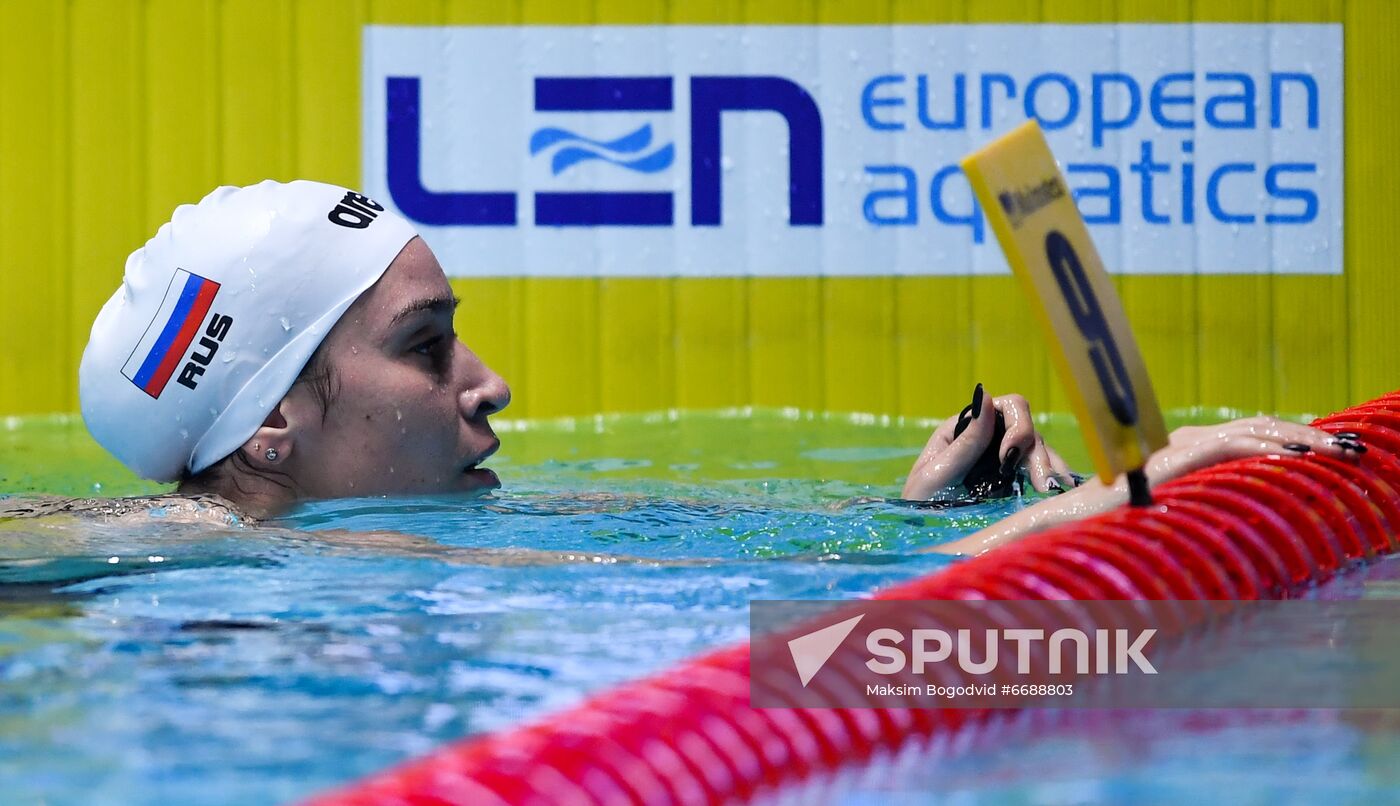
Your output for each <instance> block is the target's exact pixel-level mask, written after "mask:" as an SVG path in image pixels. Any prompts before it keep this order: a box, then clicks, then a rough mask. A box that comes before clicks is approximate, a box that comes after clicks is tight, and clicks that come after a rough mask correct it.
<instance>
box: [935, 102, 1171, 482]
mask: <svg viewBox="0 0 1400 806" xmlns="http://www.w3.org/2000/svg"><path fill="white" fill-rule="evenodd" d="M962 168H963V171H964V172H965V173H966V174H967V178H968V180H969V181H970V182H971V183H972V189H973V191H974V192H976V194H977V198H978V199H979V200H980V201H981V202H982V207H983V209H984V210H986V211H987V218H988V220H989V221H990V222H991V225H992V230H993V231H994V232H996V234H997V241H998V242H1000V244H1001V249H1002V251H1003V252H1005V253H1006V260H1007V262H1008V263H1010V264H1011V270H1012V271H1013V272H1015V274H1016V276H1017V277H1019V278H1020V279H1021V284H1022V286H1023V287H1024V288H1025V289H1026V293H1027V294H1029V295H1030V297H1031V307H1032V308H1033V309H1034V310H1035V311H1036V314H1037V317H1038V318H1039V319H1040V322H1041V325H1042V326H1044V327H1045V329H1046V332H1047V335H1048V336H1049V338H1050V355H1051V356H1052V357H1053V358H1054V360H1055V366H1056V368H1057V369H1058V370H1059V373H1060V378H1061V380H1062V381H1063V382H1064V384H1065V387H1066V391H1067V392H1068V394H1069V399H1070V404H1071V405H1072V406H1073V407H1074V413H1075V416H1077V417H1078V418H1079V424H1080V428H1081V430H1082V431H1083V432H1084V439H1085V441H1086V442H1087V443H1088V445H1089V453H1090V455H1092V456H1093V459H1094V468H1095V470H1096V471H1097V472H1098V474H1099V476H1100V478H1102V479H1103V480H1104V481H1105V482H1111V481H1112V480H1113V478H1114V477H1116V476H1117V475H1118V474H1120V473H1124V472H1126V471H1128V470H1133V469H1136V468H1139V467H1142V465H1143V464H1144V463H1145V462H1146V461H1147V456H1148V455H1149V454H1151V453H1152V452H1153V451H1155V450H1157V449H1158V448H1161V447H1163V446H1164V445H1166V444H1167V430H1166V426H1165V424H1164V423H1163V422H1162V412H1161V409H1160V408H1158V406H1157V397H1156V395H1155V394H1153V392H1152V383H1151V381H1149V380H1148V378H1147V368H1146V367H1145V366H1144V365H1143V363H1142V355H1141V353H1139V352H1138V348H1137V342H1136V341H1135V340H1134V339H1133V334H1132V331H1131V330H1130V329H1129V328H1128V319H1127V317H1126V316H1124V314H1123V304H1122V303H1121V302H1120V301H1119V299H1118V294H1117V293H1116V292H1115V291H1114V288H1113V281H1112V280H1111V279H1109V276H1108V273H1107V272H1106V271H1104V268H1103V263H1102V262H1101V261H1100V260H1099V253H1098V250H1097V249H1095V248H1094V243H1093V241H1092V240H1090V238H1089V229H1088V227H1087V226H1085V224H1084V219H1083V218H1082V217H1081V216H1080V215H1079V208H1077V207H1076V206H1075V204H1074V197H1073V195H1072V194H1071V193H1070V191H1069V185H1068V184H1067V183H1066V182H1065V178H1064V175H1063V174H1061V173H1060V169H1059V167H1058V166H1057V165H1056V164H1055V157H1054V155H1053V154H1051V153H1050V146H1049V145H1048V144H1047V143H1046V142H1045V136H1044V135H1043V134H1041V131H1040V125H1039V124H1038V123H1036V121H1034V120H1030V121H1027V122H1026V124H1025V125H1023V126H1021V127H1019V128H1017V129H1016V130H1015V131H1013V132H1011V133H1009V134H1007V135H1006V136H1004V137H1002V138H1000V139H999V140H997V141H995V142H993V143H992V144H991V145H989V146H987V147H986V148H984V149H982V150H981V151H977V152H975V153H973V154H971V155H969V156H968V157H967V158H965V159H964V160H963V161H962Z"/></svg>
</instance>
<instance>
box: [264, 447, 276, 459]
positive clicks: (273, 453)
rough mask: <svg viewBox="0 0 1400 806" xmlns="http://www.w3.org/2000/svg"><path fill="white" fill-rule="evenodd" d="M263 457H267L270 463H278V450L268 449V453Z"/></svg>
mask: <svg viewBox="0 0 1400 806" xmlns="http://www.w3.org/2000/svg"><path fill="white" fill-rule="evenodd" d="M263 456H266V457H267V461H269V462H275V461H277V449H276V448H268V449H267V453H265V454H263Z"/></svg>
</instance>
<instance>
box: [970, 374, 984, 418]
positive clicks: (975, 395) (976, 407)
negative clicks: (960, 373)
mask: <svg viewBox="0 0 1400 806" xmlns="http://www.w3.org/2000/svg"><path fill="white" fill-rule="evenodd" d="M981 414H982V384H980V383H979V384H977V388H976V389H974V390H972V419H974V420H975V419H977V418H978V417H979V416H981Z"/></svg>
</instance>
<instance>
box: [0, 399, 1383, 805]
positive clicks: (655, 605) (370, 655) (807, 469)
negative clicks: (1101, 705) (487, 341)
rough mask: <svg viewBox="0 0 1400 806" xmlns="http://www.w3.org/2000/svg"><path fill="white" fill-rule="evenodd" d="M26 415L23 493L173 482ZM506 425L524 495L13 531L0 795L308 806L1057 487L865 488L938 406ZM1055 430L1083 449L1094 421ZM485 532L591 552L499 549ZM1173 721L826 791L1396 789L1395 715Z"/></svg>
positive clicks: (742, 633) (722, 637) (0, 481)
mask: <svg viewBox="0 0 1400 806" xmlns="http://www.w3.org/2000/svg"><path fill="white" fill-rule="evenodd" d="M3 425H4V426H5V427H3V428H0V493H3V494H12V495H13V494H26V493H34V492H46V493H58V494H64V495H74V496H92V495H122V494H136V493H149V492H154V491H158V490H159V489H160V488H159V487H156V486H153V485H149V484H147V483H145V482H141V481H139V480H136V479H133V478H131V477H130V476H129V474H127V473H126V472H125V471H124V470H122V469H121V468H120V467H118V466H116V465H115V464H114V463H113V462H112V460H110V459H109V458H107V457H106V456H105V455H103V454H102V452H101V451H100V449H98V448H97V447H96V446H94V445H93V444H92V443H91V441H90V440H89V439H88V438H87V436H86V434H85V432H84V431H83V429H82V426H81V423H80V422H78V421H77V420H76V419H74V418H31V419H27V420H13V419H12V420H10V421H7V422H5V423H3ZM506 425H507V426H508V427H506V428H503V429H502V431H503V433H502V439H503V442H504V447H503V449H502V451H501V454H500V455H499V457H498V458H497V459H494V460H493V461H492V462H491V465H492V467H493V468H495V469H496V470H497V472H498V473H499V474H500V475H501V477H502V479H503V480H504V482H505V484H506V487H505V489H503V490H502V491H498V492H497V493H495V494H493V495H491V496H489V497H486V498H480V499H462V498H450V497H422V498H398V499H392V500H386V499H353V500H343V501H333V502H320V503H315V504H309V505H306V506H303V507H301V508H299V509H297V510H295V511H294V512H292V513H289V514H288V515H287V516H286V517H285V518H283V519H281V520H279V521H277V522H275V523H270V524H262V525H256V526H254V525H248V524H243V523H238V522H236V521H235V522H229V523H227V524H224V525H212V526H211V525H208V524H205V525H198V526H192V525H189V524H183V523H175V522H166V521H164V520H162V517H161V514H160V512H158V511H156V512H152V513H151V515H150V517H149V518H147V519H144V520H143V521H142V522H141V523H139V524H131V523H126V524H122V523H94V522H90V521H82V520H79V519H76V518H72V517H48V518H40V519H29V520H11V521H7V522H0V781H3V782H4V794H3V797H2V798H0V800H2V801H3V802H4V803H44V804H70V803H71V804H78V803H82V804H91V803H137V804H145V803H150V804H156V803H161V804H164V803H189V804H196V803H209V804H232V803H274V802H284V801H289V800H294V799H296V798H299V797H304V796H306V795H309V794H312V793H314V792H317V791H320V790H323V789H325V788H326V787H330V786H334V785H337V784H343V783H346V782H348V781H351V780H353V779H355V778H356V777H358V776H361V775H364V774H366V773H369V772H373V771H375V770H378V769H381V768H383V767H385V766H386V765H389V764H392V763H395V762H398V761H401V760H404V759H406V758H409V757H411V756H414V755H417V754H421V753H424V752H426V751H428V750H430V749H432V748H433V747H435V746H437V745H439V744H441V743H443V742H446V741H450V740H453V739H457V738H461V737H464V736H468V735H472V734H476V733H480V732H482V731H489V730H496V729H501V728H507V727H510V726H513V725H518V724H520V723H521V722H522V721H524V720H528V719H530V718H532V717H536V716H539V715H542V714H545V713H548V712H551V711H555V710H558V709H560V708H563V707H565V706H568V705H570V704H573V703H576V702H578V701H579V700H581V699H582V698H584V697H585V696H587V695H588V694H590V693H593V692H596V691H599V690H601V689H603V688H606V687H608V686H610V685H613V684H616V683H618V682H621V681H624V680H628V679H631V678H634V677H637V676H639V675H644V674H647V673H649V672H654V671H656V670H659V669H662V668H664V667H666V666H667V665H669V664H672V663H674V662H676V661H678V660H681V659H683V658H685V657H687V656H690V655H692V654H694V653H696V652H699V651H702V650H704V649H707V648H710V647H714V646H718V645H723V644H728V643H732V642H735V641H740V640H743V639H745V638H746V637H747V628H748V602H749V600H750V599H754V598H818V599H840V598H850V597H856V596H860V595H862V594H864V593H866V592H868V591H870V590H872V589H875V588H879V587H883V586H888V585H891V584H894V583H897V582H900V581H903V580H906V579H909V578H912V577H915V576H919V575H923V574H926V573H930V572H932V571H935V570H937V569H938V568H939V567H941V566H943V565H945V564H947V563H949V562H953V561H954V560H952V559H950V558H947V557H943V556H939V555H925V554H917V553H915V551H916V550H917V549H919V548H922V547H926V546H929V545H932V544H934V543H936V542H939V541H942V540H947V539H951V538H953V537H956V536H958V535H962V534H965V533H967V532H970V531H973V530H975V529H976V528H979V527H980V526H982V525H984V524H985V523H988V522H990V521H992V520H995V519H996V518H998V517H1001V516H1003V515H1004V514H1006V513H1007V512H1009V511H1011V510H1014V509H1016V508H1018V507H1021V506H1024V505H1026V504H1028V503H1032V502H1033V497H1032V498H1026V499H1012V500H1010V501H1006V502H1000V503H996V504H986V505H974V506H968V507H959V508H955V509H947V510H927V509H915V508H910V507H908V506H904V505H899V504H895V503H889V502H884V501H880V500H873V501H869V500H867V501H860V500H858V499H860V498H862V497H875V498H877V499H878V497H883V496H893V495H895V494H897V492H898V489H899V486H900V483H901V481H902V478H903V475H904V473H905V472H906V471H907V470H908V466H909V464H910V462H911V461H912V460H913V458H914V456H915V455H917V453H918V450H919V449H920V448H921V447H922V445H923V442H924V440H925V439H926V437H927V434H928V431H929V427H930V424H928V423H901V422H890V421H881V420H877V419H874V418H847V417H836V416H825V417H824V416H810V417H809V416H797V415H791V414H786V413H782V412H733V413H728V414H725V413H719V414H686V415H683V416H679V417H677V416H668V415H663V416H640V415H637V416H614V417H603V418H596V419H589V420H586V421H557V422H536V423H508V424H506ZM1044 430H1045V432H1046V433H1047V435H1048V438H1049V439H1050V440H1051V441H1052V443H1054V444H1057V445H1059V446H1064V447H1066V448H1070V449H1071V450H1066V451H1064V452H1065V453H1066V454H1067V456H1068V457H1069V458H1070V460H1071V462H1072V463H1074V464H1076V465H1077V466H1078V467H1081V468H1082V467H1084V466H1085V463H1084V461H1083V457H1082V455H1077V454H1076V451H1074V450H1072V448H1074V446H1075V445H1076V444H1077V440H1076V439H1075V438H1074V434H1073V431H1072V428H1071V427H1070V426H1069V424H1067V423H1066V422H1064V421H1063V420H1056V419H1053V418H1051V419H1048V420H1047V421H1046V422H1045V429H1044ZM853 499H857V500H855V501H853ZM479 549H497V550H515V549H531V550H539V551H544V552H555V553H558V552H574V553H578V554H581V555H583V557H584V558H583V559H582V560H578V561H569V562H564V563H562V564H561V563H552V564H526V565H520V564H515V563H514V562H513V561H514V560H516V559H518V558H517V557H516V556H515V555H506V557H505V558H504V559H506V560H511V561H512V562H509V563H506V564H502V559H503V558H502V556H501V555H498V554H490V553H487V554H482V553H479V552H478V551H477V550H479ZM593 555H609V556H616V557H623V558H632V559H640V560H643V561H645V562H640V563H639V562H631V561H623V562H598V561H593V560H591V559H590V558H591V557H592V556H593ZM1382 565H1385V564H1382ZM1164 713H1165V712H1163V713H1159V714H1149V715H1146V716H1143V717H1141V718H1135V719H1130V720H1119V721H1117V722H1115V721H1114V720H1111V719H1106V720H1105V721H1104V722H1103V724H1102V725H1099V726H1097V727H1096V728H1095V730H1091V731H1088V732H1087V733H1086V732H1084V731H1079V730H1069V729H1066V730H1062V731H1058V732H1056V731H1050V732H1047V731H1045V730H1030V729H1025V730H1019V729H1015V728H1014V726H1012V727H1008V728H1006V729H1005V730H1004V731H1003V732H1002V733H1000V734H998V736H999V738H997V739H996V741H994V742H986V744H987V745H988V746H986V747H984V748H982V750H980V751H978V752H975V753H972V754H970V755H968V754H964V755H961V756H959V757H955V758H948V759H946V760H944V761H942V762H940V763H939V764H937V765H933V766H930V765H929V764H926V763H917V764H914V765H912V767H908V768H904V769H902V770H901V771H899V772H898V774H897V775H896V774H895V773H894V772H891V773H890V775H889V776H886V777H885V778H882V779H881V780H879V781H878V782H874V783H872V782H871V781H869V780H866V781H864V782H862V783H860V784H859V785H852V786H849V787H846V788H845V789H843V790H841V791H840V792H837V791H831V792H827V793H825V794H824V795H822V797H823V798H829V799H831V800H832V801H833V802H850V803H859V802H870V801H877V802H882V803H885V804H889V803H903V802H909V803H913V802H923V801H924V799H926V798H927V796H928V794H929V793H930V792H937V793H940V794H943V795H945V796H950V797H954V798H955V799H957V800H958V801H959V802H997V803H1002V802H1013V803H1017V802H1023V803H1079V802H1128V801H1133V802H1154V799H1155V800H1158V801H1161V802H1165V801H1166V800H1176V799H1177V798H1178V797H1182V796H1185V797H1195V798H1196V799H1204V800H1206V801H1207V802H1210V801H1213V800H1216V799H1217V798H1216V797H1215V796H1216V795H1219V794H1220V793H1221V792H1230V793H1234V794H1238V795H1240V797H1231V798H1230V800H1231V801H1232V802H1249V799H1250V797H1251V796H1252V793H1255V792H1266V791H1267V792H1268V793H1270V797H1268V798H1267V799H1265V798H1264V797H1262V796H1261V798H1260V799H1258V800H1257V801H1256V802H1261V803H1262V802H1269V803H1275V802H1284V801H1286V800H1287V798H1284V799H1283V800H1282V801H1281V800H1280V798H1279V796H1280V795H1286V794H1287V793H1288V792H1289V791H1291V790H1289V789H1288V788H1287V787H1288V786H1289V785H1291V784H1296V785H1298V786H1301V785H1302V783H1303V782H1304V781H1306V782H1307V787H1304V788H1301V789H1297V790H1296V791H1298V792H1306V793H1308V794H1309V795H1310V797H1309V798H1307V800H1306V801H1298V802H1314V801H1315V800H1317V799H1320V797H1321V796H1329V797H1330V796H1336V798H1334V799H1337V798H1339V799H1340V800H1341V801H1342V802H1347V801H1349V800H1354V801H1355V802H1367V803H1375V802H1380V801H1381V800H1383V799H1384V798H1386V797H1389V796H1390V795H1389V793H1391V792H1393V791H1395V789H1394V787H1395V785H1396V781H1395V779H1394V778H1393V773H1391V772H1389V770H1390V769H1391V768H1392V767H1393V765H1391V764H1389V763H1380V762H1378V761H1377V759H1378V758H1380V759H1391V760H1393V759H1394V758H1395V752H1396V750H1397V746H1400V745H1397V739H1396V737H1397V736H1398V735H1400V728H1397V727H1396V725H1395V724H1393V723H1394V720H1391V721H1387V720H1385V719H1369V720H1358V719H1353V718H1350V717H1339V716H1337V714H1335V713H1327V714H1304V715H1303V716H1301V717H1298V716H1296V715H1295V716H1294V717H1292V718H1290V719H1288V720H1285V721H1284V722H1282V723H1279V722H1276V721H1271V720H1262V719H1243V720H1240V719H1228V718H1226V719H1220V720H1216V721H1215V722H1209V721H1208V724H1207V725H1206V727H1204V728H1202V727H1201V726H1200V725H1199V724H1197V723H1196V722H1192V721H1190V720H1185V719H1184V718H1182V717H1180V716H1179V715H1178V716H1173V715H1170V714H1166V715H1163V714H1164ZM1104 725H1106V726H1107V727H1104ZM1125 736H1128V737H1131V739H1132V741H1131V743H1128V744H1125V742H1124V738H1123V737H1125ZM984 741H985V737H984ZM1300 759H1303V760H1305V761H1306V763H1303V762H1302V761H1300ZM1387 776H1392V777H1390V778H1387ZM1280 787H1283V788H1280ZM813 794H814V796H815V793H813ZM1159 796H1160V797H1159ZM1168 796H1170V797H1168Z"/></svg>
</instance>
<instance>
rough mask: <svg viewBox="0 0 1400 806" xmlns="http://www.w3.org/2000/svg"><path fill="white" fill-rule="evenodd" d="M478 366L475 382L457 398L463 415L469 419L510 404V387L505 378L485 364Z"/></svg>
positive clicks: (494, 411) (490, 412)
mask: <svg viewBox="0 0 1400 806" xmlns="http://www.w3.org/2000/svg"><path fill="white" fill-rule="evenodd" d="M477 366H478V372H477V377H476V378H474V379H473V381H474V382H473V383H472V385H471V386H469V387H467V389H466V391H464V392H462V394H461V395H460V396H459V397H458V398H457V404H458V406H460V407H461V409H462V416H463V417H465V418H466V419H468V420H471V419H474V418H477V417H486V416H487V415H491V414H495V413H496V412H498V411H500V410H501V409H503V408H505V407H506V406H509V405H510V387H509V386H507V385H506V381H505V379H504V378H502V377H501V376H500V375H497V374H496V373H495V372H493V371H492V370H491V368H490V367H488V366H486V365H485V364H481V363H478V365H477Z"/></svg>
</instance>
